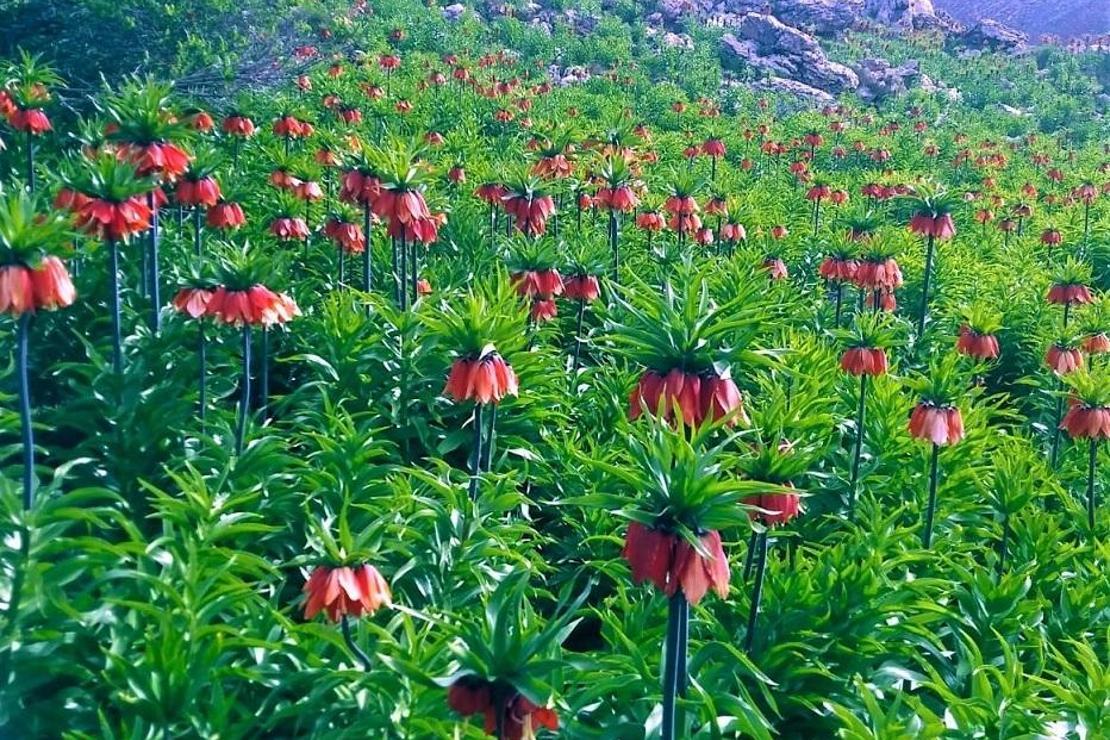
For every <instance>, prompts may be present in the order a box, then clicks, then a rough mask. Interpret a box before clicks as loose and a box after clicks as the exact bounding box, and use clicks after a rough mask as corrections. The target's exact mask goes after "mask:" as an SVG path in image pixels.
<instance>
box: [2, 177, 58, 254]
mask: <svg viewBox="0 0 1110 740" xmlns="http://www.w3.org/2000/svg"><path fill="white" fill-rule="evenodd" d="M38 206H39V202H38V199H37V198H36V197H35V196H33V195H30V194H28V193H27V192H26V191H25V190H23V189H22V188H19V189H16V190H13V191H12V192H11V193H8V194H4V193H3V191H2V190H0V265H11V264H22V265H24V266H26V267H32V268H33V267H37V266H38V265H39V263H40V262H42V260H43V258H45V257H47V256H50V255H53V254H57V253H58V252H60V251H61V249H62V247H63V246H64V245H65V243H66V238H67V236H68V235H69V223H68V221H67V219H66V217H65V214H63V213H60V212H58V211H55V210H53V209H45V210H40V209H39V207H38Z"/></svg>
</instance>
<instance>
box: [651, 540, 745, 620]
mask: <svg viewBox="0 0 1110 740" xmlns="http://www.w3.org/2000/svg"><path fill="white" fill-rule="evenodd" d="M698 543H699V545H700V548H695V547H694V546H693V545H691V544H690V543H689V542H687V541H686V540H685V539H684V538H683V539H679V540H678V541H677V543H676V544H675V548H674V565H673V567H672V569H671V574H670V578H669V580H668V583H667V589H666V591H665V593H666V594H667V595H668V596H673V595H674V594H675V593H677V592H678V590H679V589H680V588H681V589H682V594H683V595H684V596H685V597H686V600H687V601H688V602H690V603H691V604H697V603H698V602H699V601H701V599H702V597H703V596H705V594H706V592H707V591H708V590H709V589H710V588H712V589H713V590H714V592H716V594H717V595H718V596H720V597H721V598H722V599H723V598H725V597H727V596H728V582H729V576H730V572H729V568H728V558H727V557H726V556H725V551H724V548H723V547H722V546H721V535H720V533H718V532H717V531H715V530H714V531H709V532H706V533H705V534H703V535H701V536H699V537H698ZM699 550H700V551H699ZM702 552H705V553H706V554H705V555H703V554H702Z"/></svg>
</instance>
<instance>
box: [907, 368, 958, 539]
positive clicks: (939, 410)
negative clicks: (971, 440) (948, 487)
mask: <svg viewBox="0 0 1110 740" xmlns="http://www.w3.org/2000/svg"><path fill="white" fill-rule="evenodd" d="M911 385H912V387H913V388H914V389H915V390H916V391H917V394H918V399H919V400H918V402H917V404H916V405H915V406H914V408H913V412H912V413H911V414H910V420H909V432H910V436H911V437H913V438H914V439H918V440H921V441H923V442H927V443H928V444H929V445H930V446H931V449H930V454H929V471H928V475H929V492H928V501H927V503H926V507H925V521H924V524H923V527H922V533H921V544H922V546H923V547H924V548H925V549H929V548H930V547H931V546H932V543H933V521H934V519H935V516H936V508H937V485H938V478H939V460H940V449H941V447H945V446H948V445H954V444H957V443H958V442H960V441H961V440H962V439H963V438H964V422H963V415H962V414H961V413H960V409H959V407H958V406H957V405H956V401H957V399H959V398H960V397H962V396H963V395H964V394H965V393H966V390H965V389H966V386H967V384H966V383H963V382H961V378H960V376H959V372H958V369H957V366H956V360H955V356H954V355H947V356H945V358H944V359H942V360H939V361H934V362H933V363H932V364H931V365H930V367H929V370H928V374H927V375H923V376H919V377H918V378H916V379H915V380H914V381H913V382H912V383H911Z"/></svg>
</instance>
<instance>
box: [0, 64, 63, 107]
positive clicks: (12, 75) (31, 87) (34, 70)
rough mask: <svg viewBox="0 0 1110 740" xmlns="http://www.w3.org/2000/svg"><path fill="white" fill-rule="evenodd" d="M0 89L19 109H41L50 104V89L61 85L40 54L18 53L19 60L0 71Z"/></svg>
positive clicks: (58, 78) (52, 69)
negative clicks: (8, 95)
mask: <svg viewBox="0 0 1110 740" xmlns="http://www.w3.org/2000/svg"><path fill="white" fill-rule="evenodd" d="M0 75H2V77H0V89H4V90H7V91H8V92H9V93H10V94H11V96H12V98H13V99H14V100H15V102H16V103H17V104H18V105H19V107H21V108H41V107H43V106H45V105H46V104H47V103H49V102H50V100H51V97H50V88H53V87H58V86H59V85H62V84H63V80H62V78H61V77H59V76H58V73H57V72H56V71H55V70H54V68H53V67H52V66H50V65H49V64H47V63H46V62H44V61H42V55H41V54H30V53H28V52H27V51H26V50H24V49H20V51H19V59H16V60H13V61H11V62H9V63H8V64H7V66H6V67H4V68H3V69H2V70H0Z"/></svg>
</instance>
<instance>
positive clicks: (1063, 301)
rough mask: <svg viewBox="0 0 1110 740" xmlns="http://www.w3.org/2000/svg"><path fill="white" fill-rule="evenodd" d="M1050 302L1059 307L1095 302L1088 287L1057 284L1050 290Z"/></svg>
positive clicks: (1074, 284) (1075, 284) (1073, 284)
mask: <svg viewBox="0 0 1110 740" xmlns="http://www.w3.org/2000/svg"><path fill="white" fill-rule="evenodd" d="M1047 298H1048V302H1049V303H1054V304H1057V305H1068V304H1075V303H1090V302H1092V301H1093V300H1094V297H1092V296H1091V291H1090V289H1089V288H1088V287H1087V286H1086V285H1082V284H1077V283H1055V284H1053V285H1052V287H1050V288H1049V289H1048V296H1047Z"/></svg>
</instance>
